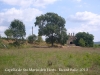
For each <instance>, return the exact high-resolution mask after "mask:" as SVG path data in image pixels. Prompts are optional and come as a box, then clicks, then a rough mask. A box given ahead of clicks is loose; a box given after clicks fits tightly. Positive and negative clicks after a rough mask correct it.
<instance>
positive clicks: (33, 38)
mask: <svg viewBox="0 0 100 75" xmlns="http://www.w3.org/2000/svg"><path fill="white" fill-rule="evenodd" d="M36 39H37V36H36V35H35V34H33V35H30V36H28V42H29V43H33V42H34V41H35V40H36Z"/></svg>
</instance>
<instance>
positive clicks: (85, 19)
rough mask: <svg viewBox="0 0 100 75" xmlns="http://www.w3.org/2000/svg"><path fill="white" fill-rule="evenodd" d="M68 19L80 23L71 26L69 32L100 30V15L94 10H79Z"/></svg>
mask: <svg viewBox="0 0 100 75" xmlns="http://www.w3.org/2000/svg"><path fill="white" fill-rule="evenodd" d="M67 20H69V21H71V22H73V23H76V22H77V23H80V25H79V26H77V27H74V28H69V29H68V31H69V32H83V31H85V32H93V31H98V30H100V29H99V28H100V15H98V14H94V13H92V12H87V11H85V12H77V13H76V14H75V15H71V16H69V17H68V18H67Z"/></svg>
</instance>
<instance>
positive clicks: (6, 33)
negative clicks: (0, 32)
mask: <svg viewBox="0 0 100 75" xmlns="http://www.w3.org/2000/svg"><path fill="white" fill-rule="evenodd" d="M4 33H5V35H6V36H7V38H11V36H12V31H11V29H6V30H5V32H4Z"/></svg>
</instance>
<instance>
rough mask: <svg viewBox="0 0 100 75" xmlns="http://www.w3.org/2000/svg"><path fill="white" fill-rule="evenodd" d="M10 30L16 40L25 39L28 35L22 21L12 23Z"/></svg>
mask: <svg viewBox="0 0 100 75" xmlns="http://www.w3.org/2000/svg"><path fill="white" fill-rule="evenodd" d="M9 29H10V30H11V31H12V35H13V37H14V38H15V39H16V41H17V40H18V39H23V37H24V36H25V35H26V32H25V25H24V24H23V22H22V21H20V20H17V19H15V20H14V21H12V22H11V24H10V27H9Z"/></svg>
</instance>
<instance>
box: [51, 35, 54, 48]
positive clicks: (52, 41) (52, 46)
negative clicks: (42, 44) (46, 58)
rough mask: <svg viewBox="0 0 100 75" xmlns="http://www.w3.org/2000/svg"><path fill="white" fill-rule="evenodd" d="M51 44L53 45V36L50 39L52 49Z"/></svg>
mask: <svg viewBox="0 0 100 75" xmlns="http://www.w3.org/2000/svg"><path fill="white" fill-rule="evenodd" d="M53 43H54V41H53V34H52V38H51V44H52V47H53Z"/></svg>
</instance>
